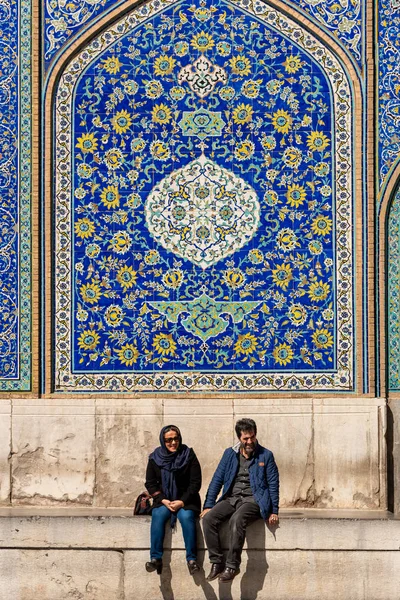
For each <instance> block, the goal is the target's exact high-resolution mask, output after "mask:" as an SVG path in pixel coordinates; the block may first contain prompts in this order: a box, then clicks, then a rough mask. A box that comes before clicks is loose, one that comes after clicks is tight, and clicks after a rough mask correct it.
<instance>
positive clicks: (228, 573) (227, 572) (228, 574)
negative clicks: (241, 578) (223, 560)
mask: <svg viewBox="0 0 400 600" xmlns="http://www.w3.org/2000/svg"><path fill="white" fill-rule="evenodd" d="M239 573H240V570H239V569H232V568H231V567H225V569H224V572H223V573H221V575H220V576H219V577H218V581H221V582H222V583H227V582H228V581H232V580H233V579H235V577H236V575H238V574H239Z"/></svg>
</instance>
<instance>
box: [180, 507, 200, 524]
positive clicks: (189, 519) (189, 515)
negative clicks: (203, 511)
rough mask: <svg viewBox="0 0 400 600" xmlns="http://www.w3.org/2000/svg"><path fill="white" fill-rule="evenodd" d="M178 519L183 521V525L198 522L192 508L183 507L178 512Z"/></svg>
mask: <svg viewBox="0 0 400 600" xmlns="http://www.w3.org/2000/svg"><path fill="white" fill-rule="evenodd" d="M178 519H179V520H180V522H181V523H182V525H186V524H192V523H193V524H194V523H195V522H196V516H195V514H194V512H193V511H192V510H184V509H181V510H180V511H179V512H178Z"/></svg>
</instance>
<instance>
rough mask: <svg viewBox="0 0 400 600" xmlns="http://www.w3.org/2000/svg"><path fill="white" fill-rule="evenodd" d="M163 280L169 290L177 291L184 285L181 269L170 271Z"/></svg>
mask: <svg viewBox="0 0 400 600" xmlns="http://www.w3.org/2000/svg"><path fill="white" fill-rule="evenodd" d="M162 280H163V283H164V285H165V286H166V287H167V288H170V289H172V290H176V289H177V288H178V287H180V286H181V285H182V282H183V272H182V271H181V270H180V269H170V270H169V271H167V272H166V273H165V275H164V276H163V278H162Z"/></svg>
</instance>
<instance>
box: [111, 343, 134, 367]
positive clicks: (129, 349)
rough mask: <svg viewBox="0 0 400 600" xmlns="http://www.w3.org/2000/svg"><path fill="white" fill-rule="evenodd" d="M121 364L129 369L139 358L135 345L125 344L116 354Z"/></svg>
mask: <svg viewBox="0 0 400 600" xmlns="http://www.w3.org/2000/svg"><path fill="white" fill-rule="evenodd" d="M116 354H117V356H118V358H119V360H120V362H121V363H122V364H123V365H126V366H127V367H131V366H132V365H133V363H135V362H137V359H138V358H139V350H138V349H137V347H136V346H135V344H125V345H124V346H122V347H121V348H120V349H119V350H117V352H116Z"/></svg>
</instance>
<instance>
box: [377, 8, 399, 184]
mask: <svg viewBox="0 0 400 600" xmlns="http://www.w3.org/2000/svg"><path fill="white" fill-rule="evenodd" d="M378 61H379V65H378V66H379V71H378V72H379V78H378V95H379V96H378V97H379V104H378V110H379V113H378V124H379V125H378V129H379V141H378V143H379V146H378V172H379V183H380V185H382V184H383V183H384V181H385V179H386V177H387V175H388V173H389V171H390V169H391V167H392V165H394V163H395V162H397V160H398V159H399V157H400V112H399V107H400V3H399V2H398V0H381V1H380V3H379V6H378Z"/></svg>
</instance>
